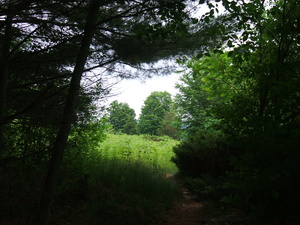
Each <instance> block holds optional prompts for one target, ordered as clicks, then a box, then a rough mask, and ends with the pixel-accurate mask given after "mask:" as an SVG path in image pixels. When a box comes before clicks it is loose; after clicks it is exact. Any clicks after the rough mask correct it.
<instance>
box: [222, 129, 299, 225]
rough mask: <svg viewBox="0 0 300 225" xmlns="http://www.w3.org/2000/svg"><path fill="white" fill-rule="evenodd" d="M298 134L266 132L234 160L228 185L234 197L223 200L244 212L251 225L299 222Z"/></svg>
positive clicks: (292, 132) (231, 195)
mask: <svg viewBox="0 0 300 225" xmlns="http://www.w3.org/2000/svg"><path fill="white" fill-rule="evenodd" d="M282 131H283V130H281V132H282ZM295 131H296V130H295ZM295 131H288V132H287V133H285V134H284V133H281V135H274V134H270V133H269V134H267V133H264V135H260V136H259V138H258V137H257V139H256V141H255V142H253V143H252V144H251V143H249V145H248V147H247V149H246V153H245V154H243V155H242V156H241V157H236V158H233V161H232V163H233V165H234V167H235V170H234V171H231V172H230V173H229V176H228V180H227V182H226V184H225V187H226V188H229V189H231V194H230V195H228V196H227V197H225V198H224V199H223V201H224V202H227V203H231V204H233V205H234V206H235V207H238V208H240V209H243V210H244V211H245V212H246V213H247V214H248V215H249V219H250V220H251V223H252V224H258V225H259V224H287V225H292V224H299V222H300V219H299V215H300V211H299V209H300V191H299V190H300V179H299V174H300V168H299V165H300V152H299V149H300V143H299V140H300V139H299V131H296V132H295ZM270 132H272V131H270ZM252 138H253V137H252ZM251 140H253V139H251Z"/></svg>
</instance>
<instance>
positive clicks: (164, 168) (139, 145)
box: [98, 134, 179, 174]
mask: <svg viewBox="0 0 300 225" xmlns="http://www.w3.org/2000/svg"><path fill="white" fill-rule="evenodd" d="M178 143H179V142H178V141H176V140H174V139H171V138H169V137H167V136H164V137H156V136H148V135H126V134H119V135H117V134H108V137H107V139H106V140H105V141H104V142H102V143H101V144H100V146H99V147H98V151H99V154H100V155H101V156H102V157H103V158H107V159H122V160H124V159H126V160H130V161H135V162H139V163H141V164H143V165H145V166H148V167H150V168H153V169H158V170H161V172H163V173H165V174H174V173H176V172H177V167H176V166H175V164H174V163H173V162H171V158H172V157H173V156H174V152H173V149H172V148H173V147H174V146H175V145H177V144H178Z"/></svg>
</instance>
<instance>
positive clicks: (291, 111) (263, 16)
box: [193, 0, 300, 224]
mask: <svg viewBox="0 0 300 225" xmlns="http://www.w3.org/2000/svg"><path fill="white" fill-rule="evenodd" d="M223 5H224V7H225V8H226V9H227V13H228V14H227V15H228V16H229V17H231V18H233V20H234V21H235V23H234V24H235V29H233V30H231V31H230V32H229V33H228V35H227V36H225V37H224V40H225V41H226V42H227V49H229V53H228V56H229V58H230V59H229V62H230V63H229V67H228V68H229V71H230V72H231V73H232V72H233V73H232V74H230V73H229V74H227V75H226V77H225V78H223V79H224V80H225V81H228V79H229V81H230V82H231V81H233V84H234V86H235V87H238V90H239V91H234V90H232V89H231V90H230V89H229V90H227V93H226V94H225V93H224V92H225V91H226V88H225V89H224V87H223V86H222V85H220V83H219V82H218V80H216V79H215V78H218V77H220V75H219V74H216V73H214V71H215V67H211V68H209V73H210V75H209V78H213V79H214V81H213V80H211V82H210V81H209V82H207V80H203V81H201V82H200V83H198V85H197V87H200V88H201V87H202V90H201V91H204V94H205V95H206V96H204V99H208V98H210V99H214V101H216V102H215V103H214V104H216V103H217V104H216V107H214V110H213V112H214V116H216V117H217V118H219V119H221V123H220V125H219V128H220V129H221V130H222V131H223V132H224V133H225V135H226V136H227V141H228V142H231V143H232V144H234V145H239V147H238V148H237V149H240V152H239V153H238V154H237V155H235V157H233V158H232V165H233V167H234V168H233V170H231V171H230V172H229V173H228V179H227V182H226V184H225V185H226V187H227V188H228V190H230V191H231V194H229V195H228V196H227V197H226V198H224V199H223V200H224V201H226V202H227V203H232V204H233V205H235V206H237V207H239V208H242V209H244V210H245V212H247V213H248V215H249V218H250V219H251V220H252V223H255V224H274V223H276V224H297V223H299V217H298V214H299V211H298V209H299V202H300V197H299V196H300V195H299V187H300V186H299V185H300V183H299V173H300V171H299V169H298V168H297V166H296V165H297V164H299V159H300V157H299V150H298V149H299V138H300V137H299V134H300V132H299V116H298V115H299V109H300V108H299V102H300V101H299V81H300V80H299V71H300V70H299V65H300V64H299V60H300V58H299V38H298V36H299V35H298V25H297V22H296V21H297V18H299V2H298V1H294V0H292V1H287V0H282V1H251V2H247V3H246V2H244V1H227V0H224V1H223ZM210 7H211V9H212V12H213V11H214V10H215V8H214V6H213V5H210ZM212 14H213V13H212ZM206 16H207V17H206V18H208V19H209V18H210V17H212V16H213V15H209V14H208V15H206ZM218 50H222V49H218ZM200 62H201V60H200ZM214 62H215V61H214ZM203 65H205V63H203V64H199V65H197V64H195V66H193V68H195V70H194V71H197V73H199V74H201V73H202V75H203V72H204V75H205V72H206V71H207V70H206V68H205V67H204V68H203ZM199 66H200V72H198V71H199V70H196V69H197V68H199ZM215 75H217V77H215ZM230 75H234V76H233V77H231V76H230ZM237 84H238V85H237ZM240 84H242V86H240ZM213 85H215V88H211V87H213ZM203 88H204V89H203ZM220 94H225V95H224V96H221V97H222V99H221V100H222V101H223V103H222V104H218V101H219V100H218V99H219V97H220ZM228 94H229V95H228ZM216 97H217V98H216ZM202 99H203V98H202ZM196 118H197V117H196Z"/></svg>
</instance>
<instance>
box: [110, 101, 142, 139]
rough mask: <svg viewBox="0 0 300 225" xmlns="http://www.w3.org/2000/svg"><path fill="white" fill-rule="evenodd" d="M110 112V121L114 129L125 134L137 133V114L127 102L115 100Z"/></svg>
mask: <svg viewBox="0 0 300 225" xmlns="http://www.w3.org/2000/svg"><path fill="white" fill-rule="evenodd" d="M108 112H109V116H108V122H109V123H110V124H111V125H113V129H114V130H115V131H116V132H122V133H125V134H136V133H137V130H136V129H137V128H136V126H137V122H136V119H135V116H136V115H135V112H134V110H133V109H132V108H130V107H129V105H128V104H127V103H122V102H120V103H119V102H118V101H116V100H115V101H113V102H112V103H111V104H110V106H109V109H108Z"/></svg>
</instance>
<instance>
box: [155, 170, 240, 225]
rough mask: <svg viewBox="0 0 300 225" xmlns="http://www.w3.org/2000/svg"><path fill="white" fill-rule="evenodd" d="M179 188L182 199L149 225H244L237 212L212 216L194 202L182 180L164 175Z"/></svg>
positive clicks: (193, 197)
mask: <svg viewBox="0 0 300 225" xmlns="http://www.w3.org/2000/svg"><path fill="white" fill-rule="evenodd" d="M166 178H167V179H170V180H172V181H174V182H176V183H178V185H179V186H180V188H181V190H182V192H183V199H182V200H181V201H179V202H177V203H176V204H175V205H174V206H173V208H172V209H171V210H169V211H167V212H166V214H165V216H164V218H163V219H162V220H161V221H159V222H156V223H154V224H151V225H244V224H245V217H244V216H243V215H242V214H239V213H237V212H235V213H234V212H224V214H222V215H218V216H217V217H216V215H214V216H213V215H212V214H211V213H209V212H207V211H206V210H205V205H204V204H203V203H201V202H197V201H196V200H195V196H194V195H193V194H192V193H191V192H190V191H189V190H187V189H186V188H185V187H184V180H183V179H181V178H178V177H173V176H172V175H171V174H166Z"/></svg>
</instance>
